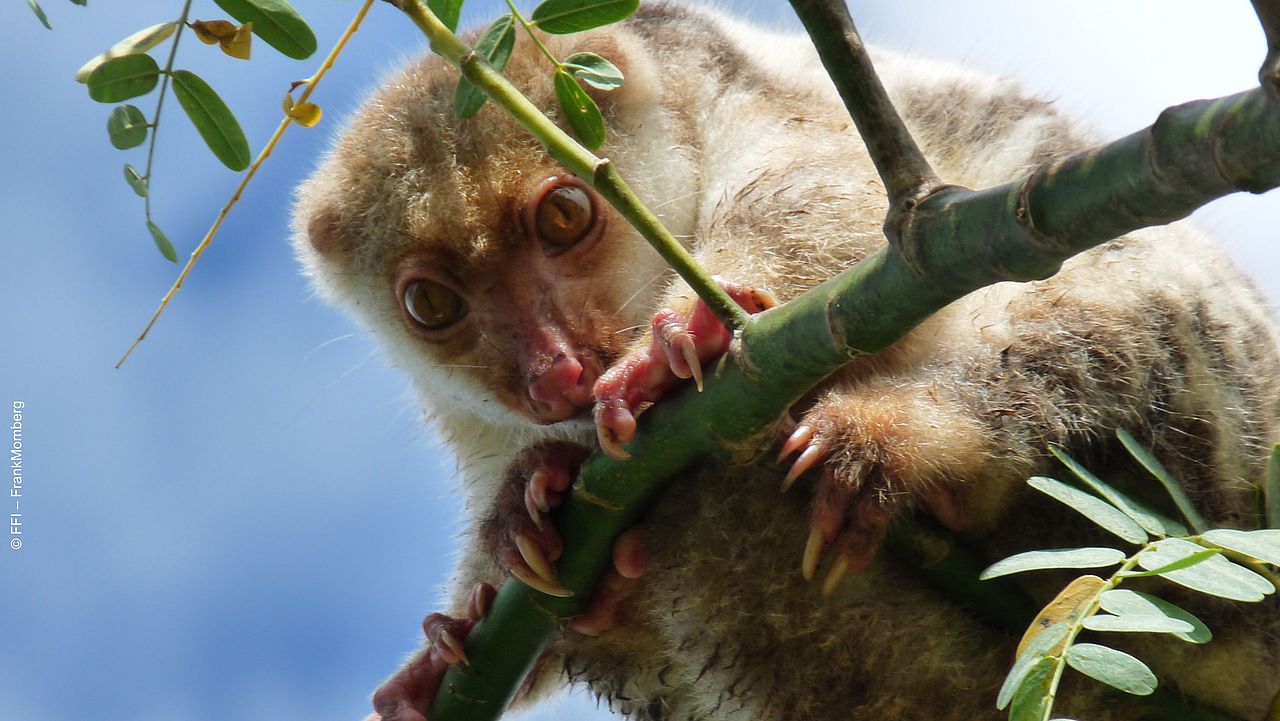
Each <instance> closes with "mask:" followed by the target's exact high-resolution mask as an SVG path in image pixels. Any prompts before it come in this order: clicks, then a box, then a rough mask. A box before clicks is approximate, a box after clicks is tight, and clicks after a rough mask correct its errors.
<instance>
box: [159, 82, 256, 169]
mask: <svg viewBox="0 0 1280 721" xmlns="http://www.w3.org/2000/svg"><path fill="white" fill-rule="evenodd" d="M173 94H174V95H175V96H177V98H178V102H179V103H180V104H181V105H182V109H183V110H185V111H187V117H189V118H191V123H192V124H193V125H195V126H196V130H197V131H198V132H199V133H200V137H202V138H204V142H205V144H206V145H208V146H209V149H210V150H212V151H213V154H214V155H216V156H217V157H218V160H221V161H222V164H223V165H225V166H227V167H228V168H231V169H232V170H235V171H241V170H244V169H245V168H247V167H249V160H250V157H249V141H247V140H245V137H244V131H243V130H241V129H240V123H238V122H236V118H235V116H234V115H232V114H231V109H230V108H228V107H227V104H226V103H224V102H222V98H220V97H218V94H217V93H215V92H214V91H213V88H211V87H209V84H208V83H206V82H205V81H203V80H201V79H200V77H199V76H197V75H196V74H195V73H193V72H191V71H190V70H175V71H174V72H173Z"/></svg>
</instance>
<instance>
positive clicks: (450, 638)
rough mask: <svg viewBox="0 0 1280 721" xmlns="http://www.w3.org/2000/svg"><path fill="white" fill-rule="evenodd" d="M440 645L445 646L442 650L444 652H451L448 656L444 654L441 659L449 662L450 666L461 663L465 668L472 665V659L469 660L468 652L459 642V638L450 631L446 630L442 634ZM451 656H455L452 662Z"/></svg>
mask: <svg viewBox="0 0 1280 721" xmlns="http://www.w3.org/2000/svg"><path fill="white" fill-rule="evenodd" d="M440 643H442V644H444V648H442V649H440V650H441V651H444V650H445V649H447V650H448V652H449V653H448V654H443V653H442V654H441V658H443V659H445V660H446V661H449V665H450V666H452V665H454V664H458V663H461V664H462V665H463V666H470V665H471V659H469V658H467V652H466V650H465V649H463V647H462V642H461V641H459V640H458V637H457V636H454V635H453V632H451V631H450V630H449V629H444V630H443V631H441V632H440ZM449 656H453V659H452V660H450V659H449Z"/></svg>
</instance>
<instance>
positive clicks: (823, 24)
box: [791, 0, 1263, 260]
mask: <svg viewBox="0 0 1280 721" xmlns="http://www.w3.org/2000/svg"><path fill="white" fill-rule="evenodd" d="M1259 1H1263V0H1259ZM791 7H792V8H794V9H795V12H796V15H797V16H798V17H799V18H800V22H801V23H803V24H804V28H805V31H806V32H808V33H809V38H810V39H811V40H812V41H813V45H814V47H815V48H816V49H817V51H818V57H819V58H820V59H821V60H822V65H823V67H825V68H826V69H827V74H828V75H830V76H831V78H832V80H833V82H834V83H835V86H836V90H837V91H838V92H839V93H840V98H841V99H842V100H844V106H845V108H846V109H847V110H848V111H849V115H850V117H852V118H853V123H854V125H856V126H857V128H858V133H859V134H860V135H861V136H862V142H863V143H865V144H866V146H867V153H868V154H869V155H870V156H871V162H872V163H874V164H875V166H876V171H877V172H879V173H880V179H881V180H882V181H883V182H884V187H885V192H886V193H888V195H889V215H888V217H886V218H885V234H886V235H887V236H888V239H889V242H890V243H894V244H897V243H899V242H900V240H901V238H902V235H901V233H900V232H899V229H900V223H901V222H902V219H903V218H904V217H905V216H906V215H907V214H909V213H910V212H911V209H912V208H913V207H914V206H915V205H916V204H917V203H918V202H919V201H920V200H921V199H923V198H925V197H926V196H928V195H929V194H930V193H932V192H933V191H934V190H935V189H937V188H938V187H939V186H941V185H942V183H941V181H939V180H938V176H937V175H936V174H934V172H933V168H932V167H930V166H929V161H928V160H926V159H925V157H924V153H922V152H920V147H919V146H918V145H916V141H915V139H914V138H912V137H911V133H910V132H909V131H908V130H907V126H906V124H905V123H903V122H902V117H901V116H900V115H899V114H898V110H897V108H895V107H894V106H893V102H892V101H890V100H889V93H888V92H887V91H886V90H885V88H884V84H883V83H881V82H880V77H879V76H878V75H877V74H876V71H875V67H873V66H872V63H871V57H870V56H869V55H868V54H867V47H866V45H864V44H863V42H862V38H861V37H860V36H859V35H858V29H857V28H856V27H854V24H853V18H852V17H850V16H849V8H848V7H847V6H846V5H845V3H844V0H791ZM901 250H902V252H903V254H904V255H905V256H906V257H907V259H908V260H911V259H912V258H913V257H914V256H915V254H914V253H912V252H910V251H911V249H909V248H902V249H901Z"/></svg>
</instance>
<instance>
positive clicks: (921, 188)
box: [883, 179, 968, 277]
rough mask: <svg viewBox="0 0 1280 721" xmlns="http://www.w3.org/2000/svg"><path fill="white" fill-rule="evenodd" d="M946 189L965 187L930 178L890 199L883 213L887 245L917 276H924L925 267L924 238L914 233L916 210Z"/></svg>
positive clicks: (926, 273)
mask: <svg viewBox="0 0 1280 721" xmlns="http://www.w3.org/2000/svg"><path fill="white" fill-rule="evenodd" d="M949 190H968V189H967V188H964V187H962V186H959V185H954V184H952V183H943V182H941V181H938V180H937V179H931V180H928V181H926V182H924V183H922V184H920V185H918V186H916V187H915V188H913V189H912V191H911V192H910V193H907V194H904V195H902V196H900V197H899V198H897V199H895V200H893V201H892V202H891V204H890V205H889V212H888V214H887V215H885V219H884V226H883V227H884V236H885V239H886V240H887V241H888V242H889V247H891V248H893V249H894V250H896V251H897V252H898V254H899V255H901V256H902V260H903V261H905V262H906V264H907V267H908V268H910V269H911V271H912V272H913V273H915V274H916V275H918V276H921V277H925V276H927V275H928V270H927V269H926V268H925V263H924V238H923V237H922V234H921V233H918V232H916V223H915V221H916V217H917V215H918V213H917V209H918V208H919V207H920V205H921V204H923V203H924V202H925V201H926V200H928V199H929V198H932V197H933V196H935V195H937V194H938V193H941V192H944V191H949Z"/></svg>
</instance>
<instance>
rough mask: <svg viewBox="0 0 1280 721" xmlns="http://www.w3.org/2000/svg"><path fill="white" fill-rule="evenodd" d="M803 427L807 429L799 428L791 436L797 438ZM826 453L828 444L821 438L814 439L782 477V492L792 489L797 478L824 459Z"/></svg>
mask: <svg viewBox="0 0 1280 721" xmlns="http://www.w3.org/2000/svg"><path fill="white" fill-rule="evenodd" d="M802 429H805V427H804V426H801V427H800V428H797V429H796V433H793V434H792V435H791V437H792V438H795V437H796V435H797V434H799V433H800V431H801V430H802ZM788 442H790V439H788ZM826 454H827V444H826V443H823V442H822V441H821V440H820V439H814V440H812V442H811V443H810V444H809V446H808V447H807V448H805V449H804V451H803V452H801V453H800V457H799V458H797V459H796V462H795V463H793V464H792V465H791V470H789V471H787V476H786V477H785V478H783V479H782V492H783V493H786V492H787V491H788V490H790V488H791V486H793V485H795V482H796V479H797V478H799V477H800V476H801V474H803V473H804V472H805V471H807V470H809V469H810V468H812V467H813V466H814V464H816V463H817V462H818V461H820V460H822V457H823V456H825V455H826Z"/></svg>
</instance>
